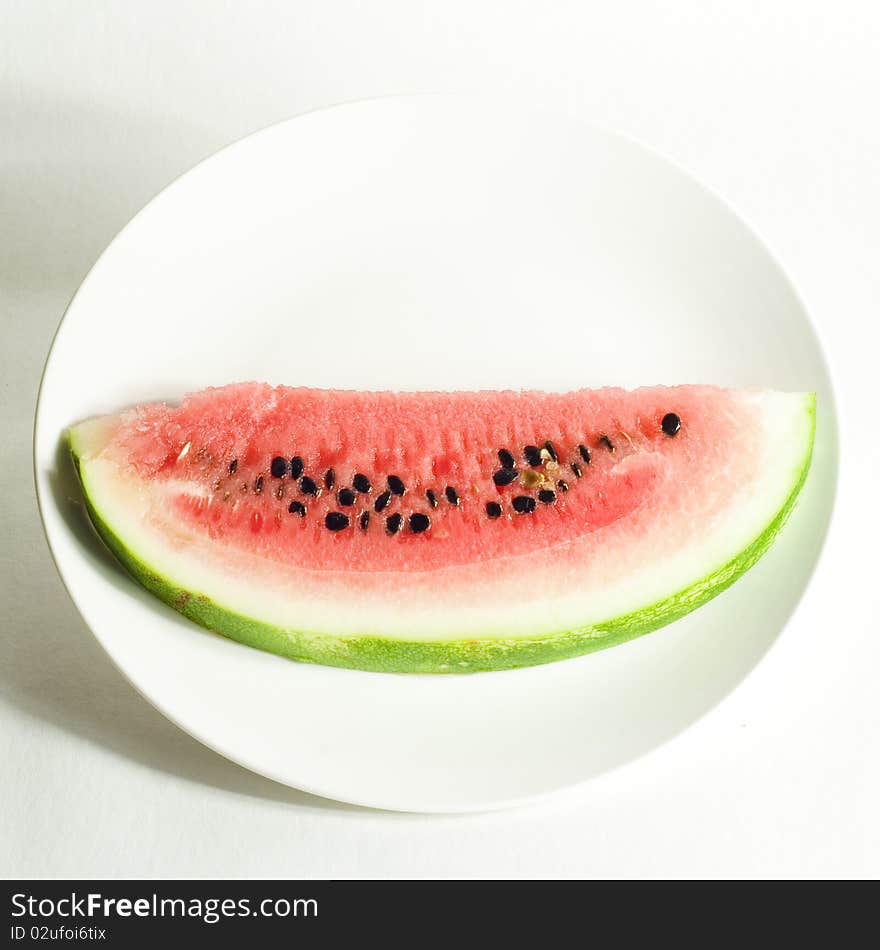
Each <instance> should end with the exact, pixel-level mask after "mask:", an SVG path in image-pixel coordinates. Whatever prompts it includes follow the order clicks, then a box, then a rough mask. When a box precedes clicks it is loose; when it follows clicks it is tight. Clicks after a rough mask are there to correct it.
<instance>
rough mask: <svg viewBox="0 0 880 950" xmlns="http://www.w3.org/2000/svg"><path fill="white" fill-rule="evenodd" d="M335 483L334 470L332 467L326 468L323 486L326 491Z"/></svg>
mask: <svg viewBox="0 0 880 950" xmlns="http://www.w3.org/2000/svg"><path fill="white" fill-rule="evenodd" d="M335 484H336V472H334V471H333V469H332V468H328V469H327V474H326V475H325V476H324V487H325V488H326V489H327V491H330V489H331V488H332V487H333V486H334V485H335Z"/></svg>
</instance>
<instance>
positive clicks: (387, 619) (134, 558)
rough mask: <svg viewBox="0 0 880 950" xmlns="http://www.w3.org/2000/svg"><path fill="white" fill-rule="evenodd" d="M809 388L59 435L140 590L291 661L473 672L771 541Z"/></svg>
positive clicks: (799, 474)
mask: <svg viewBox="0 0 880 950" xmlns="http://www.w3.org/2000/svg"><path fill="white" fill-rule="evenodd" d="M814 418H815V397H814V395H813V394H811V393H810V394H804V393H779V392H772V391H752V390H731V389H722V388H718V387H711V386H677V387H653V388H644V389H638V390H634V391H625V390H622V389H611V388H609V389H599V390H592V391H591V390H580V391H576V392H569V393H563V394H559V393H546V392H509V391H505V392H423V393H392V392H349V391H333V390H315V389H303V388H288V387H271V386H268V385H264V384H258V383H242V384H234V385H229V386H225V387H222V388H215V389H207V390H204V391H202V392H198V393H194V394H191V395H188V396H187V397H186V398H185V399H184V400H183V401H182V402H181V404H180V405H178V406H172V405H167V404H165V403H154V404H149V405H142V406H138V407H136V408H134V409H128V410H125V411H122V412H120V413H118V414H114V415H107V416H101V417H98V418H94V419H91V420H88V421H85V422H82V423H80V424H79V425H75V426H74V427H73V428H72V429H70V431H69V441H70V446H71V450H72V455H73V459H74V462H75V465H76V468H77V471H78V473H79V477H80V481H81V483H82V488H83V495H84V499H85V504H86V507H87V510H88V513H89V516H90V518H91V520H92V523H93V524H94V526H95V528H96V529H97V531H98V533H99V534H100V535H101V537H102V538H103V539H104V541H105V542H106V544H107V546H108V547H109V548H110V550H111V551H112V552H113V553H114V554H115V555H116V557H117V558H118V559H119V561H120V562H121V563H122V564H123V565H124V566H125V568H126V569H127V570H128V571H129V572H130V573H131V574H132V576H133V577H134V578H136V579H137V580H138V581H139V582H140V583H141V584H142V585H143V586H144V587H146V588H147V589H148V590H150V591H152V592H153V593H154V594H156V595H157V596H159V597H160V598H161V599H162V600H164V601H165V602H166V603H168V604H170V605H171V606H172V607H174V608H175V609H176V610H178V611H180V612H181V613H183V614H185V615H186V616H187V617H189V618H190V619H192V620H194V621H195V622H196V623H199V624H201V625H203V626H205V627H208V628H210V629H212V630H215V631H217V632H219V633H221V634H225V635H226V636H228V637H231V638H233V639H235V640H238V641H240V642H242V643H245V644H248V645H250V646H253V647H257V648H259V649H262V650H268V651H271V652H273V653H277V654H280V655H281V656H285V657H290V658H293V659H296V660H302V661H308V662H315V663H323V664H328V665H334V666H343V667H352V668H357V669H363V670H379V671H388V672H432V673H439V672H471V671H479V670H493V669H502V668H512V667H519V666H525V665H531V664H537V663H545V662H548V661H551V660H557V659H562V658H566V657H571V656H575V655H578V654H583V653H588V652H590V651H593V650H598V649H600V648H603V647H607V646H611V645H613V644H618V643H621V642H623V641H625V640H630V639H632V638H633V637H637V636H639V635H640V634H644V633H647V632H648V631H651V630H654V629H656V628H658V627H661V626H663V625H664V624H668V623H669V622H670V621H673V620H675V619H676V618H678V617H681V616H682V615H683V614H686V613H688V612H689V611H691V610H693V609H694V608H695V607H697V606H699V605H700V604H702V603H704V602H705V601H706V600H708V599H709V598H711V597H713V596H715V595H716V594H718V593H719V592H721V591H722V590H724V588H726V587H728V586H729V585H730V584H731V583H733V581H735V580H736V579H737V578H738V577H739V576H740V575H741V574H743V572H745V571H746V570H747V569H748V568H749V567H751V566H752V565H753V564H754V563H755V562H756V561H757V560H758V558H759V557H760V556H761V555H762V554H763V553H764V551H765V550H766V549H767V548H768V546H769V545H770V544H771V543H772V541H773V539H774V538H775V537H776V535H777V533H778V532H779V530H780V529H781V527H782V525H783V523H784V521H785V519H786V518H787V516H788V515H789V513H790V511H791V510H792V507H793V505H794V503H795V499H796V498H797V496H798V493H799V491H800V489H801V486H802V485H803V483H804V480H805V478H806V475H807V471H808V468H809V464H810V457H811V452H812V445H813V432H814Z"/></svg>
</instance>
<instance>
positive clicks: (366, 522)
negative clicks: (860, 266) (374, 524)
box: [360, 511, 370, 531]
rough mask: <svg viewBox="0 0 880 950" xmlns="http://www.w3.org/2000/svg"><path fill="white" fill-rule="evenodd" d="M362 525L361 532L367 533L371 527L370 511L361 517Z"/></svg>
mask: <svg viewBox="0 0 880 950" xmlns="http://www.w3.org/2000/svg"><path fill="white" fill-rule="evenodd" d="M360 523H361V531H366V530H367V528H368V527H369V526H370V513H369V511H365V512H364V513H363V514H362V515H361V522H360Z"/></svg>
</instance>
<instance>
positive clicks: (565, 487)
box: [556, 478, 568, 491]
mask: <svg viewBox="0 0 880 950" xmlns="http://www.w3.org/2000/svg"><path fill="white" fill-rule="evenodd" d="M556 487H557V488H558V489H559V490H560V491H568V482H564V481H563V480H562V479H561V478H560V479H559V481H558V482H557V483H556Z"/></svg>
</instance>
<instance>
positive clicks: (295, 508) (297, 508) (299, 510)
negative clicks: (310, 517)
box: [287, 501, 306, 518]
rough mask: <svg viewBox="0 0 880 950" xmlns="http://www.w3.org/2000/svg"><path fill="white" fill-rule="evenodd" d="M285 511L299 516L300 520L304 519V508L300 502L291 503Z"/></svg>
mask: <svg viewBox="0 0 880 950" xmlns="http://www.w3.org/2000/svg"><path fill="white" fill-rule="evenodd" d="M287 510H288V511H289V512H290V513H291V514H292V515H299V516H300V518H305V516H306V506H305V505H304V504H303V503H302V502H301V501H292V502H291V503H290V504H289V505H288V506H287Z"/></svg>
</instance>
